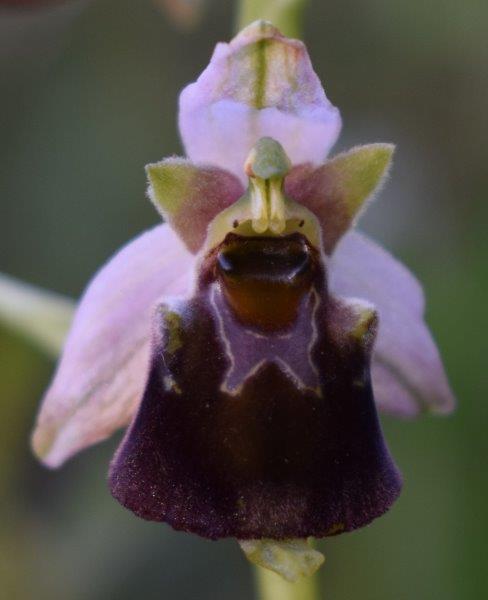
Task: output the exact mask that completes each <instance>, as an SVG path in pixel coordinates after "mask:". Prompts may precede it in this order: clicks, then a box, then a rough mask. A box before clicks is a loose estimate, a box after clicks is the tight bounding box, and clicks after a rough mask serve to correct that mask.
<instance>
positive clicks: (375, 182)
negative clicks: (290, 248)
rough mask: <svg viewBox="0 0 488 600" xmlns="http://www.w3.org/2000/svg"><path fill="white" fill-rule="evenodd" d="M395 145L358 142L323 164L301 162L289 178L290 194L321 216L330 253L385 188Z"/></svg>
mask: <svg viewBox="0 0 488 600" xmlns="http://www.w3.org/2000/svg"><path fill="white" fill-rule="evenodd" d="M394 149H395V147H394V146H393V145H392V144H368V145H366V146H358V147H356V148H353V149H352V150H349V151H348V152H344V153H342V154H338V155H337V156H335V157H334V158H332V159H331V160H328V161H327V162H326V163H324V164H323V165H321V166H320V167H317V168H315V167H313V166H312V165H301V166H298V167H296V168H295V169H293V170H292V171H291V173H290V174H289V175H288V177H287V178H286V181H285V191H286V194H287V195H288V196H289V197H291V198H293V199H294V200H296V201H297V202H299V203H301V204H303V205H305V206H306V207H307V208H308V209H309V210H310V211H311V212H312V213H314V214H315V216H316V217H317V219H318V220H319V223H320V226H321V229H322V237H323V242H324V249H325V251H326V252H327V253H328V254H330V253H331V252H332V251H333V249H334V247H335V245H336V244H337V242H338V241H339V239H340V238H341V237H342V236H343V235H344V234H345V233H346V231H347V230H348V229H350V228H351V227H352V226H353V225H354V224H355V221H356V220H357V218H358V216H359V215H360V213H361V212H362V210H364V208H365V206H366V205H367V202H368V201H369V200H371V199H372V198H373V196H374V195H375V194H376V193H377V192H378V191H379V189H380V188H381V185H382V183H383V182H384V181H385V178H386V175H387V173H388V169H389V167H390V164H391V159H392V156H393V152H394Z"/></svg>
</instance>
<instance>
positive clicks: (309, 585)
mask: <svg viewBox="0 0 488 600" xmlns="http://www.w3.org/2000/svg"><path fill="white" fill-rule="evenodd" d="M254 575H255V579H256V587H257V591H258V596H257V597H258V598H259V600H319V598H320V595H319V586H318V577H317V574H315V575H312V576H311V577H303V578H302V579H299V580H298V581H297V583H288V581H285V580H284V579H283V578H282V577H280V576H279V575H277V574H276V573H273V572H272V571H269V570H268V569H263V568H261V567H254Z"/></svg>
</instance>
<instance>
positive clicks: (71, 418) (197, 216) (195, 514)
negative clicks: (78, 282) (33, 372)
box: [33, 22, 454, 562]
mask: <svg viewBox="0 0 488 600" xmlns="http://www.w3.org/2000/svg"><path fill="white" fill-rule="evenodd" d="M179 127H180V132H181V136H182V139H183V143H184V146H185V150H186V154H187V158H177V157H172V158H167V159H164V160H162V161H161V162H157V163H154V164H151V165H149V166H148V167H147V175H148V181H149V188H148V194H149V197H150V199H151V200H152V202H153V203H154V205H155V207H156V208H157V210H158V211H159V212H160V213H161V215H162V216H163V218H164V220H165V223H163V224H160V225H158V226H156V227H154V228H153V229H151V230H149V231H147V232H144V233H143V234H142V235H140V236H139V237H137V238H136V239H134V240H133V241H131V242H130V243H128V244H127V245H126V246H125V247H124V248H122V249H121V250H120V251H119V252H118V253H117V254H116V255H115V256H114V257H113V258H112V259H111V260H110V261H109V262H108V263H107V264H106V265H104V266H103V267H102V268H101V270H100V271H99V272H98V273H97V274H96V275H95V277H94V279H93V280H92V282H91V283H90V284H89V286H88V288H87V290H86V292H85V294H84V296H83V298H82V300H81V302H80V304H79V306H78V309H77V311H76V315H75V318H74V322H73V325H72V328H71V331H70V333H69V336H68V338H67V341H66V344H65V347H64V351H63V354H62V357H61V360H60V363H59V365H58V368H57V371H56V373H55V375H54V379H53V381H52V383H51V386H50V387H49V389H48V391H47V393H46V395H45V398H44V401H43V404H42V407H41V409H40V412H39V416H38V420H37V425H36V428H35V431H34V435H33V447H34V450H35V452H36V454H37V455H38V456H39V457H40V459H41V460H42V461H43V462H44V464H46V465H47V466H49V467H58V466H60V465H61V464H62V463H63V462H64V461H65V460H66V459H68V458H69V457H71V456H72V455H74V454H75V453H77V452H79V451H80V450H82V449H83V448H86V447H87V446H90V445H92V444H95V443H96V442H99V441H101V440H104V439H105V438H107V437H108V436H110V435H111V434H112V433H113V432H114V431H115V430H117V429H119V428H121V427H126V426H129V427H128V429H127V432H126V435H125V437H124V439H123V441H122V443H121V444H120V447H119V448H118V450H117V452H116V454H115V457H114V459H113V461H112V464H111V467H110V477H109V479H110V487H111V491H112V494H113V495H114V497H115V498H116V499H117V500H118V501H119V502H120V503H121V504H123V505H124V506H126V507H127V508H129V509H130V510H132V511H133V512H134V513H135V514H137V515H138V516H140V517H143V518H145V519H149V520H153V521H161V522H165V523H169V524H170V525H171V526H173V527H174V528H175V529H179V530H183V531H188V532H192V533H195V534H198V535H201V536H204V537H207V538H211V539H218V538H222V537H229V536H230V537H234V538H236V539H238V540H240V541H241V542H242V546H243V548H244V550H245V551H246V552H247V554H248V555H249V556H250V558H252V557H253V554H256V544H258V546H259V544H260V543H261V544H267V543H271V544H273V541H281V542H282V543H284V542H283V540H298V541H297V542H296V543H298V544H299V543H300V542H299V541H300V540H304V539H305V538H308V537H309V536H313V537H326V536H330V535H337V534H339V533H341V532H344V531H350V530H353V529H356V528H358V527H362V526H364V525H366V524H367V523H369V522H370V521H372V520H373V519H375V518H376V517H379V516H380V515H382V514H383V513H384V512H385V511H387V510H388V508H389V507H390V506H391V505H392V503H393V502H394V501H395V499H396V498H397V496H398V494H399V492H400V488H401V476H400V473H399V471H398V469H397V467H396V466H395V464H394V461H393V459H392V457H391V455H390V453H389V451H388V448H387V446H386V443H385V441H384V438H383V435H382V431H381V427H380V425H379V421H378V417H377V409H378V408H379V409H380V410H382V411H385V412H387V413H390V414H393V415H397V416H403V417H413V416H416V415H417V414H419V413H420V412H421V411H423V410H430V411H432V412H434V413H448V412H449V411H450V410H451V409H452V408H453V404H454V400H453V396H452V393H451V391H450V389H449V384H448V382H447V379H446V376H445V374H444V370H443V367H442V363H441V359H440V357H439V353H438V350H437V348H436V345H435V343H434V341H433V339H432V336H431V334H430V332H429V330H428V328H427V326H426V324H425V322H424V319H423V314H424V298H423V294H422V289H421V286H420V285H419V283H418V282H417V280H416V279H415V278H414V276H413V275H412V274H411V273H410V272H409V271H408V270H407V269H406V268H405V267H404V266H403V265H402V264H401V263H399V262H398V261H397V260H396V259H395V258H393V257H392V256H391V255H390V254H388V252H386V251H385V250H384V249H382V248H381V247H380V246H378V245H377V244H376V243H375V242H373V241H372V240H370V239H368V238H367V237H366V236H364V235H362V234H360V233H358V232H356V231H355V230H354V226H355V224H356V221H357V219H358V216H359V215H360V214H361V212H362V210H363V209H364V207H365V206H366V204H367V203H368V201H370V200H371V198H372V197H373V196H374V194H375V193H377V191H378V189H379V187H380V186H381V185H382V182H383V181H384V179H385V177H386V175H387V172H388V169H389V165H390V161H391V157H392V154H393V146H391V145H390V144H383V143H375V144H369V145H366V146H360V147H356V148H353V149H352V150H350V151H348V152H345V153H342V154H338V155H336V156H334V157H333V158H331V159H326V156H327V154H328V152H329V151H330V149H331V148H332V146H333V145H334V143H335V141H336V140H337V137H338V135H339V133H340V129H341V118H340V114H339V111H338V109H337V108H335V107H334V106H333V105H332V104H331V103H330V102H329V100H328V99H327V97H326V96H325V93H324V91H323V89H322V86H321V84H320V81H319V79H318V77H317V75H316V74H315V72H314V71H313V68H312V65H311V63H310V59H309V56H308V54H307V51H306V48H305V46H304V45H303V44H302V43H301V42H299V41H297V40H292V39H288V38H286V37H284V36H282V35H281V34H280V32H279V31H278V30H277V29H275V28H274V27H273V26H272V25H270V24H269V23H266V22H256V23H253V24H252V25H250V26H249V27H247V28H246V29H244V30H243V31H242V32H241V33H240V34H239V35H237V37H236V38H234V39H233V40H232V41H231V42H230V43H229V44H218V45H217V47H216V49H215V52H214V54H213V57H212V59H211V62H210V64H209V65H208V67H207V68H206V69H205V70H204V71H203V73H202V74H201V75H200V77H199V78H198V80H197V81H196V82H194V83H192V84H190V85H189V86H188V87H186V88H185V89H184V90H183V92H182V94H181V96H180V106H179ZM287 543H289V544H290V543H291V544H292V546H293V543H295V542H287ZM260 547H262V546H260ZM274 548H275V550H274V551H276V547H274ZM292 550H293V548H292ZM257 554H258V556H257V557H255V558H256V561H257V562H259V561H260V560H261V561H262V553H259V552H258V553H257Z"/></svg>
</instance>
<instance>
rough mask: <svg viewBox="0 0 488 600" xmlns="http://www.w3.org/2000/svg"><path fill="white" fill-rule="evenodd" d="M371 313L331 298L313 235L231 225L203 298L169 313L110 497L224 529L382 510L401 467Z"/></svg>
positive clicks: (354, 520)
mask: <svg viewBox="0 0 488 600" xmlns="http://www.w3.org/2000/svg"><path fill="white" fill-rule="evenodd" d="M370 316H371V318H370V319H369V320H366V321H364V313H363V314H362V315H359V314H358V311H357V310H355V309H354V306H353V305H350V304H347V303H345V302H343V301H339V300H337V299H334V298H332V297H330V296H329V295H328V294H327V289H326V280H325V273H324V267H323V265H322V263H321V259H320V255H319V254H318V252H317V251H316V250H315V249H314V248H312V247H311V246H310V245H309V244H308V243H307V241H306V240H305V238H304V237H303V236H301V235H299V234H294V235H290V236H286V237H282V238H276V237H274V238H266V237H254V238H243V237H239V236H237V235H234V234H229V235H228V236H227V238H226V239H225V241H224V242H223V243H222V244H221V246H219V247H218V248H216V249H215V250H214V251H212V252H211V253H210V254H209V255H208V256H207V257H206V258H205V260H204V261H203V263H202V265H201V269H200V278H199V283H198V286H197V291H196V292H195V295H194V297H193V298H192V299H190V300H188V301H184V302H182V303H180V304H179V305H178V306H176V307H171V308H169V307H160V310H159V311H158V314H157V316H156V319H155V325H154V327H155V332H154V342H153V353H152V361H151V367H150V373H149V379H148V383H147V387H146V390H145V393H144V398H143V400H142V404H141V407H140V410H139V413H138V415H137V417H136V419H135V421H134V422H133V424H132V426H131V427H130V429H129V431H128V432H127V434H126V436H125V439H124V441H123V442H122V444H121V446H120V448H119V450H118V452H117V454H116V456H115V458H114V461H113V463H112V466H111V472H110V485H111V489H112V493H113V495H114V496H115V497H116V498H117V499H118V500H119V501H120V502H121V503H122V504H123V505H124V506H126V507H127V508H129V509H130V510H132V511H133V512H134V513H136V514H137V515H139V516H141V517H143V518H145V519H150V520H154V521H164V522H167V523H169V524H170V525H172V526H173V527H174V528H175V529H180V530H184V531H189V532H192V533H196V534H199V535H201V536H204V537H208V538H213V539H215V538H220V537H226V536H231V537H235V538H238V539H242V540H243V539H255V538H263V537H265V538H274V539H284V538H304V537H308V536H314V537H324V536H328V535H335V534H338V533H341V532H343V531H349V530H352V529H356V528H358V527H361V526H363V525H366V524H367V523H369V522H370V521H371V520H372V519H374V518H376V517H378V516H380V515H381V514H383V513H384V512H385V511H386V510H387V509H388V508H389V507H390V506H391V504H392V503H393V502H394V500H395V499H396V497H397V496H398V494H399V492H400V488H401V478H400V475H399V473H398V470H397V468H396V467H395V465H394V463H393V461H392V459H391V457H390V454H389V452H388V449H387V448H386V445H385V442H384V440H383V436H382V433H381V429H380V426H379V423H378V419H377V415H376V410H375V406H374V400H373V395H372V390H371V382H370V374H369V361H370V353H371V347H372V343H373V340H374V333H375V328H376V318H375V315H374V313H370ZM361 319H362V320H361Z"/></svg>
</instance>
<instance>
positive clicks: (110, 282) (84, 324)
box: [32, 224, 195, 467]
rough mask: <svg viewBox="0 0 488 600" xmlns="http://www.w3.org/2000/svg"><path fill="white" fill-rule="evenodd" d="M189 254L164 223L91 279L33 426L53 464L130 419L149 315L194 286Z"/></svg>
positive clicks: (144, 361) (36, 442)
mask: <svg viewBox="0 0 488 600" xmlns="http://www.w3.org/2000/svg"><path fill="white" fill-rule="evenodd" d="M194 260H195V259H194V257H193V256H192V255H191V254H190V253H189V252H188V251H187V250H186V249H185V248H184V246H183V244H182V243H181V241H180V240H179V239H178V237H177V236H176V234H175V233H174V232H173V231H172V230H171V229H170V227H169V226H168V225H166V224H161V225H158V226H157V227H154V228H153V229H151V230H149V231H147V232H145V233H143V234H142V235H140V236H138V237H137V238H135V239H134V240H132V241H131V242H129V243H128V244H127V245H126V246H124V247H123V248H122V249H121V250H120V251H119V252H117V254H115V256H114V257H113V258H112V259H110V261H109V262H108V263H106V264H105V265H104V266H103V267H102V268H101V269H100V271H99V272H98V273H97V274H96V275H95V277H94V278H93V279H92V281H91V282H90V284H89V285H88V287H87V289H86V291H85V293H84V295H83V297H82V299H81V301H80V303H79V306H78V308H77V310H76V313H75V317H74V321H73V324H72V327H71V330H70V332H69V334H68V337H67V340H66V343H65V346H64V350H63V353H62V356H61V360H60V362H59V365H58V367H57V370H56V373H55V375H54V378H53V381H52V383H51V386H50V387H49V389H48V391H47V393H46V394H45V397H44V399H43V403H42V406H41V409H40V411H39V415H38V418H37V424H36V428H35V430H34V433H33V438H32V445H33V449H34V451H35V453H36V454H37V455H38V456H39V458H40V459H41V460H42V461H43V463H44V464H46V465H47V466H49V467H58V466H60V465H61V464H62V463H63V462H64V461H65V460H66V459H68V458H69V457H71V456H72V455H73V454H75V453H76V452H78V451H80V450H82V449H83V448H86V447H87V446H90V445H92V444H95V443H96V442H99V441H101V440H103V439H105V438H107V437H108V436H110V435H111V434H112V433H113V432H114V431H115V430H117V429H118V428H120V427H123V426H125V425H127V424H128V423H129V422H130V420H131V418H132V416H133V414H134V412H135V410H136V408H137V406H138V402H139V399H140V397H141V394H142V392H143V388H144V384H145V379H146V371H147V366H148V360H149V339H150V326H151V314H152V311H153V309H154V306H155V305H156V304H157V303H158V302H159V301H161V299H164V297H166V296H179V295H185V294H186V293H187V292H188V291H189V290H190V289H191V273H192V271H193V265H194Z"/></svg>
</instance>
